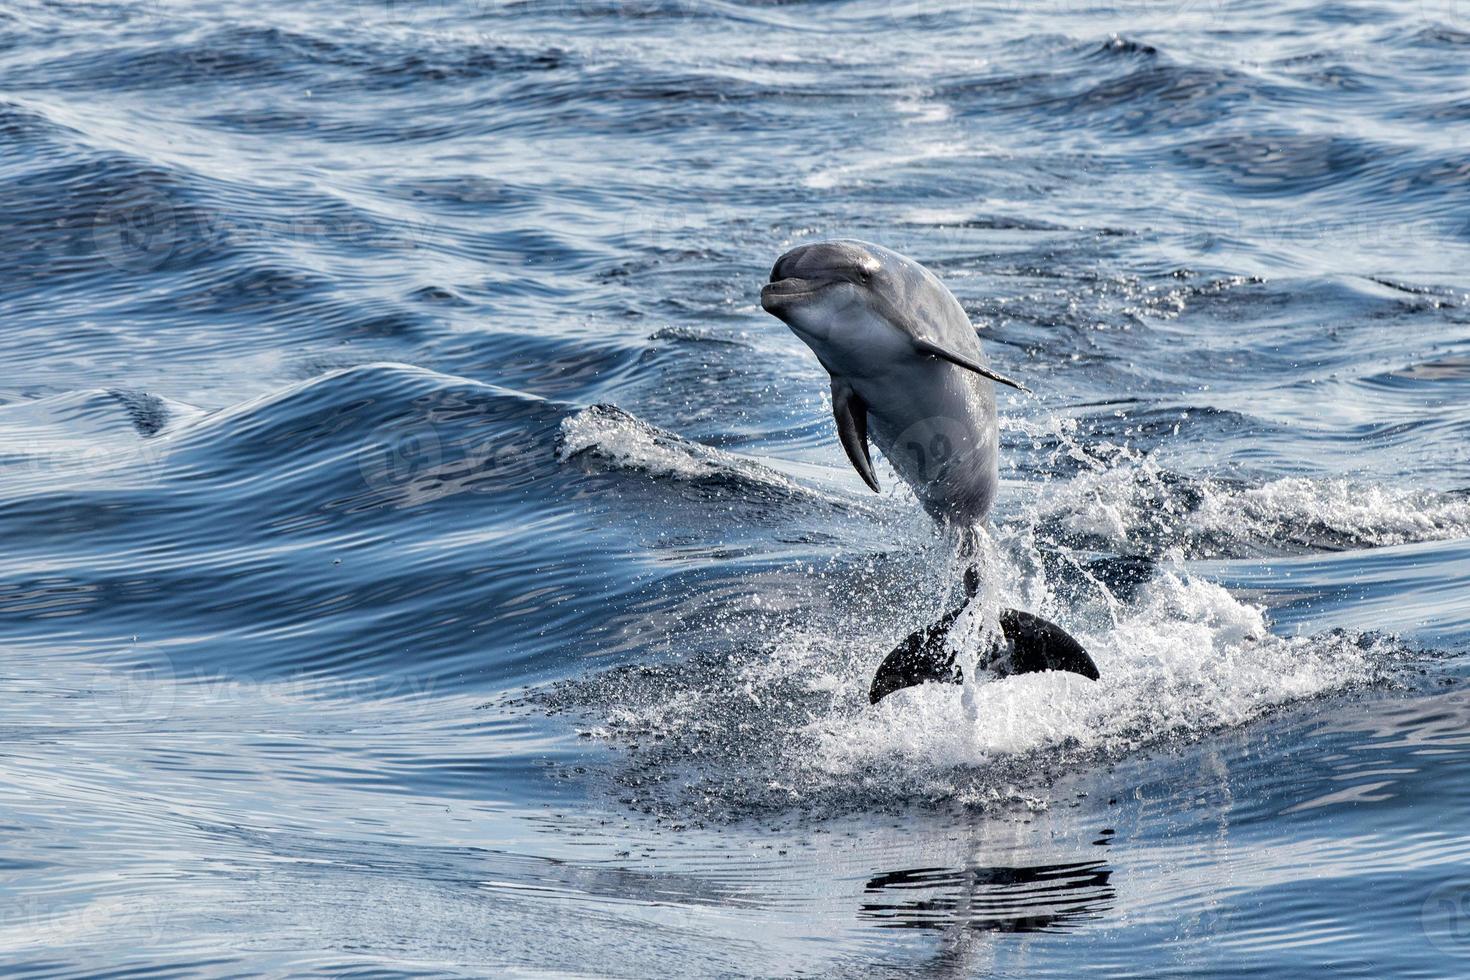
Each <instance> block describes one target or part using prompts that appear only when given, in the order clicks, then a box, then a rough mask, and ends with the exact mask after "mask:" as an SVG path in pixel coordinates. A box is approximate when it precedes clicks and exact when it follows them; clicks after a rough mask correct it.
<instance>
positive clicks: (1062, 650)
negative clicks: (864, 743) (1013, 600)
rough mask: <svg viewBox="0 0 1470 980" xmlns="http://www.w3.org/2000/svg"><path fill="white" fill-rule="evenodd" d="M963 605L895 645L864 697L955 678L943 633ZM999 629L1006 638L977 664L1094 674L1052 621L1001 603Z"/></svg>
mask: <svg viewBox="0 0 1470 980" xmlns="http://www.w3.org/2000/svg"><path fill="white" fill-rule="evenodd" d="M964 608H965V607H964V606H960V607H959V608H957V609H953V610H951V611H949V612H947V613H945V614H944V615H943V616H942V617H940V618H939V620H938V621H936V622H934V623H932V624H931V625H929V626H926V627H923V628H922V629H918V630H915V631H914V632H912V633H910V634H909V635H908V636H907V637H905V638H904V640H903V642H902V643H900V644H899V645H898V646H896V647H894V648H893V650H892V652H891V653H889V654H888V656H886V657H884V658H883V663H882V665H880V666H879V667H878V673H877V674H875V675H874V676H873V685H872V687H871V688H869V690H868V701H869V703H871V704H877V703H878V702H879V701H881V700H883V699H884V698H885V697H887V696H888V695H890V694H892V693H893V692H894V691H898V690H902V689H903V688H905V687H913V686H915V685H918V684H924V683H927V682H929V681H935V682H937V683H941V684H958V683H960V681H961V680H962V678H961V677H960V669H959V666H958V665H957V664H956V663H955V655H954V652H953V651H951V650H949V649H948V648H947V646H946V644H945V638H946V637H947V636H948V635H949V630H950V627H951V626H953V625H954V621H955V620H956V619H957V618H959V615H960V613H961V612H963V611H964ZM1000 629H1001V633H1002V634H1004V636H1005V641H1004V642H1003V643H997V644H996V645H995V646H994V647H993V648H991V649H990V650H989V651H988V652H987V653H986V654H985V655H984V656H982V657H980V658H978V660H979V666H980V667H981V669H983V670H988V671H989V672H991V673H992V674H995V675H997V676H1000V677H1009V676H1011V675H1012V674H1033V673H1037V672H1040V671H1043V670H1065V671H1068V672H1069V673H1073V674H1081V675H1082V676H1083V677H1087V678H1090V679H1091V680H1097V678H1098V672H1097V665H1096V664H1094V663H1093V662H1092V658H1091V657H1090V656H1088V654H1087V651H1086V650H1084V649H1083V648H1082V644H1080V643H1078V642H1077V641H1076V640H1074V639H1073V638H1072V636H1071V635H1070V634H1069V633H1068V632H1067V631H1066V630H1064V629H1062V628H1061V627H1060V626H1058V625H1057V624H1056V623H1052V622H1048V621H1047V620H1045V619H1042V618H1041V617H1040V616H1033V615H1032V614H1031V613H1028V612H1022V611H1021V610H1019V609H1005V610H1002V612H1001V614H1000Z"/></svg>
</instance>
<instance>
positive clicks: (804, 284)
mask: <svg viewBox="0 0 1470 980" xmlns="http://www.w3.org/2000/svg"><path fill="white" fill-rule="evenodd" d="M821 288H822V284H820V283H815V282H812V281H811V280H810V279H800V278H797V277H796V276H790V277H788V278H786V279H776V280H774V281H772V282H768V283H766V284H765V285H764V286H762V287H761V308H762V309H763V310H765V311H766V312H767V313H776V311H777V310H778V309H779V308H780V307H782V306H785V305H786V303H787V302H788V301H789V300H792V299H795V298H796V297H798V296H806V295H809V294H811V293H815V292H816V291H817V290H819V289H821Z"/></svg>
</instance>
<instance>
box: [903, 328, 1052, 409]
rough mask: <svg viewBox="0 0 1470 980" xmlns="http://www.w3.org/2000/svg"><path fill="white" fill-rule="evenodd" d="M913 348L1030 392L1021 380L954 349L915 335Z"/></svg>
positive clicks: (983, 376)
mask: <svg viewBox="0 0 1470 980" xmlns="http://www.w3.org/2000/svg"><path fill="white" fill-rule="evenodd" d="M914 350H916V351H918V352H919V353H920V354H927V355H928V356H929V357H937V358H939V359H940V360H943V361H948V362H949V363H951V364H954V365H957V366H959V367H962V368H964V369H965V370H966V371H974V372H975V373H976V374H978V375H980V376H981V377H982V378H989V379H990V380H991V381H998V382H1000V383H1001V384H1003V385H1010V386H1011V387H1012V388H1015V389H1016V390H1018V391H1024V392H1026V393H1027V394H1028V395H1029V394H1030V393H1031V389H1030V388H1027V387H1026V386H1025V385H1023V384H1021V382H1019V381H1012V380H1011V379H1010V378H1008V377H1006V376H1005V375H1003V374H999V373H997V372H995V371H992V370H990V368H988V367H983V366H981V365H979V364H976V363H975V362H974V361H972V360H971V359H970V358H968V357H966V356H965V355H963V354H956V353H955V352H954V351H952V350H949V349H948V348H945V347H941V346H939V345H938V344H936V343H934V341H932V340H922V339H920V338H917V337H916V338H914Z"/></svg>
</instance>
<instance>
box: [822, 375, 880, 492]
mask: <svg viewBox="0 0 1470 980" xmlns="http://www.w3.org/2000/svg"><path fill="white" fill-rule="evenodd" d="M832 417H833V418H835V419H836V420H837V438H838V439H839V440H840V441H841V442H842V448H843V449H844V450H846V451H847V458H848V459H849V460H851V461H852V468H853V469H855V470H857V471H858V476H860V477H862V478H863V482H864V483H866V484H867V485H868V487H869V488H870V489H871V490H872V491H873V492H874V493H881V492H882V491H880V490H879V489H878V478H877V477H876V476H874V475H873V458H872V457H871V456H869V455H868V403H867V402H865V401H863V397H862V396H861V395H859V394H858V393H857V392H856V391H854V390H853V387H852V385H851V384H849V383H848V382H846V381H839V380H838V379H837V378H833V379H832Z"/></svg>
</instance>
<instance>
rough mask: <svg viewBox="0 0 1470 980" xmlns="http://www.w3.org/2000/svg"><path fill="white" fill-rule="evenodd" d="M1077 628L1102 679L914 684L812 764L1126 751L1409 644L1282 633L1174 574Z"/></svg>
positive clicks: (1346, 678)
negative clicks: (1087, 627)
mask: <svg viewBox="0 0 1470 980" xmlns="http://www.w3.org/2000/svg"><path fill="white" fill-rule="evenodd" d="M1077 636H1078V639H1079V640H1081V641H1082V643H1083V645H1084V646H1085V647H1087V649H1088V650H1089V651H1090V652H1091V653H1092V656H1093V658H1094V660H1095V661H1096V663H1097V665H1098V669H1099V671H1100V672H1101V674H1102V678H1101V680H1098V681H1095V682H1094V681H1088V680H1087V679H1085V678H1082V677H1077V676H1075V675H1072V674H1063V673H1046V674H1031V675H1023V676H1018V677H1010V678H1006V679H1004V680H990V681H982V682H981V683H980V684H978V685H976V687H975V690H974V695H973V696H974V707H973V710H970V709H968V708H967V706H966V705H965V704H964V699H963V697H962V692H961V689H960V688H959V687H957V686H953V685H937V684H928V685H924V686H922V687H917V688H910V689H908V690H904V691H900V692H897V693H896V694H893V695H890V696H889V697H887V698H885V699H884V700H883V701H882V702H881V703H880V704H878V705H877V706H876V707H873V708H865V709H862V710H858V711H852V712H842V713H837V714H834V715H830V716H827V717H825V718H822V719H820V720H819V721H815V722H813V723H812V724H810V725H809V726H808V728H807V732H806V735H807V740H808V744H809V745H810V747H811V748H810V752H809V753H807V754H806V755H805V756H804V758H803V759H802V762H803V763H804V764H805V765H806V766H807V767H809V769H810V770H811V775H812V776H813V777H815V778H816V779H817V780H818V781H820V779H821V778H824V777H825V778H833V779H839V780H841V779H846V778H850V777H852V776H855V775H859V774H867V775H869V776H871V775H872V774H873V773H874V772H875V770H881V771H883V772H885V773H886V774H888V775H889V776H890V777H898V778H899V779H900V780H902V781H909V780H911V779H917V780H919V781H920V782H928V783H930V784H933V783H936V782H946V781H952V780H953V779H954V775H953V772H952V771H953V770H957V769H976V768H979V769H982V770H983V768H984V767H986V766H987V765H988V764H990V763H994V762H996V761H999V760H1002V759H1003V758H1004V757H1007V756H1022V755H1030V754H1045V755H1051V756H1052V757H1053V758H1054V760H1055V761H1059V762H1063V763H1065V762H1066V761H1067V760H1068V759H1078V758H1089V759H1090V758H1096V757H1116V756H1120V755H1123V754H1126V753H1128V752H1130V751H1133V750H1135V749H1137V748H1139V747H1141V746H1143V745H1147V744H1153V743H1158V742H1161V741H1165V742H1166V741H1170V740H1193V739H1195V738H1198V737H1200V736H1201V735H1203V734H1205V733H1208V732H1210V731H1213V730H1217V729H1220V728H1224V727H1228V726H1233V725H1239V724H1241V723H1244V722H1247V721H1250V720H1252V719H1254V718H1256V717H1259V716H1260V715H1262V714H1263V713H1265V712H1267V711H1269V710H1270V709H1271V708H1273V707H1276V706H1279V705H1283V704H1287V703H1290V702H1293V701H1298V700H1301V699H1303V698H1310V697H1314V696H1317V695H1322V694H1326V693H1330V692H1333V691H1338V690H1342V689H1345V688H1349V687H1353V686H1357V685H1361V684H1366V683H1370V682H1373V681H1376V680H1379V679H1381V678H1382V677H1384V676H1385V673H1386V671H1387V670H1388V669H1389V668H1390V666H1391V664H1392V663H1393V662H1395V661H1396V660H1397V658H1398V657H1399V656H1400V655H1401V653H1400V648H1399V647H1397V645H1395V644H1393V643H1391V642H1390V641H1388V640H1387V639H1384V638H1375V637H1362V636H1357V635H1349V634H1343V633H1334V634H1328V635H1325V636H1316V637H1280V636H1276V635H1273V634H1272V633H1271V632H1270V631H1269V630H1268V628H1267V622H1266V617H1265V613H1264V610H1263V609H1261V608H1260V607H1258V606H1254V605H1251V604H1249V603H1245V602H1241V601H1240V600H1238V599H1236V598H1234V597H1232V596H1231V595H1230V594H1229V593H1228V592H1227V591H1226V590H1225V589H1223V588H1221V587H1220V586H1218V585H1214V584H1212V583H1210V582H1206V581H1202V580H1199V579H1194V578H1191V577H1190V576H1188V575H1186V574H1183V573H1180V572H1172V571H1171V572H1165V573H1163V574H1161V575H1160V576H1158V577H1156V578H1155V579H1153V580H1152V581H1151V582H1149V583H1147V584H1146V585H1145V586H1144V587H1143V588H1142V589H1141V591H1140V593H1139V594H1138V595H1137V596H1136V597H1135V599H1134V601H1133V602H1131V603H1129V604H1128V605H1127V606H1125V607H1123V611H1122V614H1121V615H1120V616H1119V618H1118V620H1117V623H1116V625H1115V626H1113V627H1111V628H1109V629H1105V630H1099V631H1098V632H1095V633H1090V632H1086V631H1081V630H1079V631H1078V632H1077ZM905 774H907V775H905ZM937 788H938V786H936V785H930V786H928V791H930V792H932V791H934V790H935V789H937ZM952 788H953V790H954V791H955V792H956V793H957V795H959V796H961V797H967V796H972V797H973V796H982V797H983V796H987V795H988V796H994V795H995V792H996V790H997V787H996V786H994V785H992V784H989V783H988V782H986V781H983V780H982V781H979V782H973V781H961V782H959V783H958V784H956V785H954V786H953V787H952Z"/></svg>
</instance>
